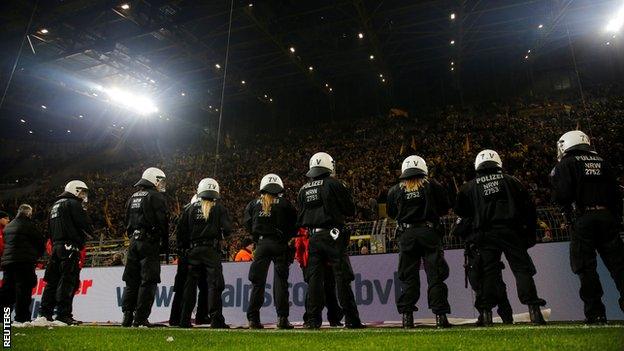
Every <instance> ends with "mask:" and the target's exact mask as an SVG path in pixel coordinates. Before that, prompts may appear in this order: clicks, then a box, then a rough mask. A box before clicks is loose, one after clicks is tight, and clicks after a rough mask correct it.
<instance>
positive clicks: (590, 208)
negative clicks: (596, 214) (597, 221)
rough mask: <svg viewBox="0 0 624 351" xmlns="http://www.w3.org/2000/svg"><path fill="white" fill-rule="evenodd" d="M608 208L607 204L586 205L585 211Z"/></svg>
mask: <svg viewBox="0 0 624 351" xmlns="http://www.w3.org/2000/svg"><path fill="white" fill-rule="evenodd" d="M606 209H607V208H606V207H605V206H585V211H600V210H606Z"/></svg>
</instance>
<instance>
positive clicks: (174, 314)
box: [169, 194, 210, 327]
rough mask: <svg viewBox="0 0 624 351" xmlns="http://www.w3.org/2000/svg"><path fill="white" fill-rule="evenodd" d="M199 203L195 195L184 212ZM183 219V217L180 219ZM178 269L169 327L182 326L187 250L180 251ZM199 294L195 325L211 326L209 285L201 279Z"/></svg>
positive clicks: (187, 266)
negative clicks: (181, 316)
mask: <svg viewBox="0 0 624 351" xmlns="http://www.w3.org/2000/svg"><path fill="white" fill-rule="evenodd" d="M197 201H199V199H198V198H197V194H195V195H193V198H192V199H191V202H189V203H188V204H187V205H186V206H184V210H183V211H182V212H184V211H186V209H187V208H189V207H190V206H191V205H192V204H194V203H195V202H197ZM180 218H181V217H180ZM180 218H178V220H179V219H180ZM177 254H178V267H177V269H176V275H175V278H173V292H174V295H173V301H172V302H171V312H170V314H169V325H170V326H172V327H175V326H179V325H180V315H181V314H182V301H183V297H184V284H186V277H187V276H188V271H189V264H188V252H187V250H178V252H177ZM197 287H198V289H199V294H198V296H197V313H196V316H195V324H197V325H201V324H210V316H209V315H208V284H207V282H206V279H201V278H200V279H199V281H198V282H197Z"/></svg>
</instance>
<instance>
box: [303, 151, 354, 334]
mask: <svg viewBox="0 0 624 351" xmlns="http://www.w3.org/2000/svg"><path fill="white" fill-rule="evenodd" d="M318 165H321V166H318ZM333 169H334V165H333V159H331V156H329V155H327V154H325V153H317V154H315V155H314V156H312V159H311V160H310V171H309V172H308V173H307V176H308V177H309V178H311V180H310V181H309V182H307V183H306V184H305V185H303V187H302V188H301V190H300V191H299V196H298V201H297V202H298V205H299V210H300V212H299V216H298V220H297V223H298V226H299V227H304V228H308V230H309V233H310V246H309V262H308V267H307V269H306V270H307V272H306V273H307V279H308V282H309V285H308V294H309V299H310V301H309V304H308V306H307V307H309V310H308V311H306V312H308V314H309V318H310V320H309V327H310V328H319V327H320V326H321V321H322V317H321V312H322V311H323V307H324V306H325V292H324V281H325V277H324V272H325V265H326V264H330V265H331V267H332V270H333V272H334V275H335V279H336V288H337V291H338V300H339V301H340V305H341V307H342V309H343V312H344V314H345V326H346V327H347V328H362V327H364V325H363V324H362V323H361V321H360V317H359V313H358V310H357V305H356V304H355V297H354V295H353V291H352V290H351V282H352V281H353V280H354V279H355V277H354V274H353V269H352V268H351V263H350V261H349V257H348V256H347V250H346V249H347V246H348V244H349V233H348V232H347V231H346V228H345V226H344V224H345V217H346V216H353V215H355V204H354V202H353V197H352V196H351V193H350V191H349V189H348V188H347V187H346V186H345V185H344V184H343V183H341V182H340V181H338V180H336V179H335V178H333V177H332V176H330V174H331V173H332V172H333Z"/></svg>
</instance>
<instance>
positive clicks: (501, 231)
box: [455, 150, 546, 326]
mask: <svg viewBox="0 0 624 351" xmlns="http://www.w3.org/2000/svg"><path fill="white" fill-rule="evenodd" d="M502 168H503V163H502V161H501V159H500V156H498V153H497V152H496V151H493V150H483V151H481V152H480V153H479V154H478V155H477V158H476V159H475V170H476V172H477V177H476V178H475V179H474V180H471V181H470V182H468V183H466V184H464V185H463V186H462V188H461V189H460V191H459V194H458V195H457V203H456V206H455V213H456V214H457V215H458V216H459V217H461V218H470V219H471V221H472V228H473V230H474V232H475V236H476V237H475V240H474V241H475V245H476V246H477V248H478V250H479V252H480V255H481V260H482V264H483V269H482V271H483V281H482V289H483V301H482V302H481V303H480V306H478V310H479V314H480V317H479V320H480V321H482V324H483V325H486V326H489V325H492V308H493V307H494V306H496V305H497V304H498V303H499V297H498V295H499V291H500V288H499V286H500V269H501V266H500V260H501V254H502V253H505V258H507V261H508V262H509V265H510V266H511V271H512V272H513V274H514V277H515V278H516V286H517V289H518V298H519V299H520V302H521V303H523V304H525V305H528V306H529V316H530V319H531V322H532V323H534V324H545V323H546V322H545V321H544V317H543V316H542V312H541V310H540V306H544V305H545V304H546V301H544V300H543V299H541V298H539V297H538V296H537V289H536V287H535V281H534V280H533V276H534V275H535V273H536V270H535V265H533V261H532V260H531V256H529V253H528V252H527V249H528V248H529V247H532V246H533V245H535V241H536V234H535V231H536V225H537V218H536V212H535V205H534V203H533V201H532V200H531V198H530V195H529V193H528V191H527V190H526V189H525V188H524V186H523V185H522V183H520V181H519V180H518V179H516V178H514V177H512V176H510V175H507V174H504V173H503V170H502Z"/></svg>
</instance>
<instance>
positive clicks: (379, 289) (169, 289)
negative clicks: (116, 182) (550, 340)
mask: <svg viewBox="0 0 624 351" xmlns="http://www.w3.org/2000/svg"><path fill="white" fill-rule="evenodd" d="M568 246H569V244H568V243H551V244H539V245H537V246H535V247H534V248H532V249H530V250H529V252H530V254H531V257H533V260H534V262H535V266H536V267H537V272H538V273H537V275H536V276H535V281H536V284H537V291H538V293H539V295H540V296H541V297H542V298H544V299H545V300H546V301H547V302H548V304H547V305H546V308H550V309H551V318H550V319H551V320H582V319H584V315H583V304H582V302H581V300H580V298H579V296H578V290H579V282H578V279H577V277H576V276H575V275H574V274H572V272H571V271H570V263H569V257H568ZM445 257H446V260H447V261H448V264H449V266H450V277H449V278H448V279H447V281H446V283H447V284H448V288H449V302H450V304H451V309H452V313H451V315H450V316H451V317H458V318H476V315H477V312H476V310H475V309H474V308H473V293H472V290H470V289H466V288H465V287H464V268H463V263H464V256H463V250H448V251H446V252H445ZM351 263H352V266H353V270H354V272H355V281H354V282H353V284H352V287H353V290H354V293H355V298H356V302H357V304H358V308H359V311H360V316H361V318H362V320H363V321H364V322H379V321H400V320H401V317H400V315H399V314H398V312H397V310H396V305H395V301H396V299H397V296H398V294H399V292H400V285H401V284H400V282H399V281H398V278H397V272H396V269H397V263H398V254H379V255H367V256H353V257H351ZM249 265H250V263H233V262H232V263H224V265H223V272H224V275H225V283H226V286H225V291H224V292H223V314H224V316H225V319H226V322H227V323H231V324H234V325H242V324H246V323H247V318H246V314H245V313H246V311H247V308H248V305H249V304H248V303H249V294H250V292H251V284H250V283H249V280H248V279H247V274H248V272H249ZM505 266H506V267H507V268H506V269H505V270H504V279H505V282H506V283H507V290H508V295H509V298H510V301H511V304H512V306H513V308H514V313H523V312H527V308H526V306H523V305H521V304H520V302H519V301H518V298H517V293H516V288H515V280H514V278H513V274H512V272H511V270H510V269H509V264H507V262H506V261H505ZM175 272H176V266H175V265H168V266H163V267H162V273H161V280H162V282H161V284H159V285H158V290H157V294H156V299H155V301H154V307H153V309H152V314H151V316H150V321H151V322H165V321H167V320H168V319H169V311H170V305H171V302H172V300H173V295H174V292H173V281H174V276H175ZM598 272H599V274H600V277H601V281H602V284H603V288H604V292H605V294H604V297H603V300H604V303H605V305H606V307H607V317H608V318H609V319H624V313H622V311H621V310H620V309H619V307H618V304H617V299H618V296H619V294H618V292H617V290H616V288H615V285H614V283H613V281H612V280H611V278H610V275H609V273H608V271H607V270H606V268H605V266H604V265H603V264H602V262H601V261H600V260H599V265H598ZM43 273H44V272H43V271H37V276H38V277H39V282H38V284H37V286H36V287H35V289H34V293H33V315H34V316H36V315H37V312H38V310H39V305H40V302H41V293H42V291H43V287H44V284H45V283H44V282H43V280H42V278H43ZM122 273H123V267H108V268H85V269H83V270H82V272H81V274H80V289H79V290H78V293H77V294H76V296H75V299H74V316H75V318H76V319H78V320H82V321H85V322H120V321H121V317H122V312H121V299H122V295H123V289H124V282H123V281H122V280H121V276H122ZM289 281H290V284H289V290H290V303H291V309H290V319H291V321H301V320H302V315H303V312H304V301H305V294H306V289H307V285H306V284H305V283H304V282H303V278H302V274H301V269H300V268H299V266H298V265H297V264H296V263H295V264H293V265H291V268H290V279H289ZM421 284H422V285H421V298H420V301H419V302H418V308H419V311H418V312H416V313H415V318H432V317H433V316H432V314H431V311H430V310H429V309H428V307H427V283H426V276H425V274H424V271H421ZM272 287H273V274H272V268H271V269H270V270H269V277H268V279H267V286H266V292H265V301H264V308H263V309H262V310H261V320H262V321H263V322H267V323H271V322H274V321H275V320H276V315H275V309H274V307H273V289H272ZM324 318H325V316H324Z"/></svg>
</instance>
